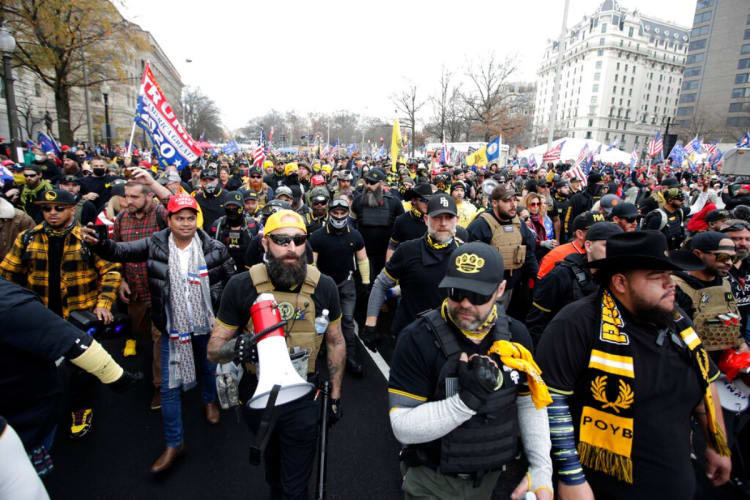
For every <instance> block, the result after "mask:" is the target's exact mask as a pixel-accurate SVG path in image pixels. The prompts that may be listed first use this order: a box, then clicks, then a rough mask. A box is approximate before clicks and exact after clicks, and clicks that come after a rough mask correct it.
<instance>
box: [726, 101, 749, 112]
mask: <svg viewBox="0 0 750 500" xmlns="http://www.w3.org/2000/svg"><path fill="white" fill-rule="evenodd" d="M746 109H747V105H746V103H744V102H733V103H730V104H729V112H730V113H740V112H742V111H745V110H746Z"/></svg>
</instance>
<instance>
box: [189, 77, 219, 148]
mask: <svg viewBox="0 0 750 500" xmlns="http://www.w3.org/2000/svg"><path fill="white" fill-rule="evenodd" d="M180 104H181V106H182V112H183V116H184V122H183V123H184V124H185V130H187V131H188V133H189V134H190V135H191V136H192V137H193V138H195V139H197V138H199V137H200V136H201V135H202V134H204V133H205V137H206V139H208V140H222V139H224V136H225V133H224V130H223V128H222V126H221V112H220V111H219V108H218V106H216V103H215V102H214V101H213V100H212V99H210V98H209V97H208V96H206V95H205V94H203V92H202V91H201V89H200V88H199V87H186V88H185V89H184V90H183V91H182V99H181V102H180Z"/></svg>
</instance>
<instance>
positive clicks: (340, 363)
mask: <svg viewBox="0 0 750 500" xmlns="http://www.w3.org/2000/svg"><path fill="white" fill-rule="evenodd" d="M326 347H327V348H328V376H329V377H330V379H331V398H333V399H339V398H341V380H342V379H343V378H344V364H345V363H346V341H345V340H344V334H343V333H342V331H341V321H334V322H332V323H331V324H330V325H328V330H326Z"/></svg>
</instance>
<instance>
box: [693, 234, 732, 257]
mask: <svg viewBox="0 0 750 500" xmlns="http://www.w3.org/2000/svg"><path fill="white" fill-rule="evenodd" d="M722 240H729V236H727V235H726V234H723V233H719V232H717V231H704V232H702V233H698V234H696V235H695V236H693V237H692V238H690V243H689V245H690V250H700V251H701V252H715V251H718V250H730V251H734V249H735V248H734V243H732V244H731V245H722V244H721V242H722Z"/></svg>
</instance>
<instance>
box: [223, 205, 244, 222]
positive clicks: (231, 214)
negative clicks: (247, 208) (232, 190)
mask: <svg viewBox="0 0 750 500" xmlns="http://www.w3.org/2000/svg"><path fill="white" fill-rule="evenodd" d="M242 212H243V210H242V209H241V208H240V207H235V206H229V207H224V213H226V214H227V219H229V220H239V219H241V218H242Z"/></svg>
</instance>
